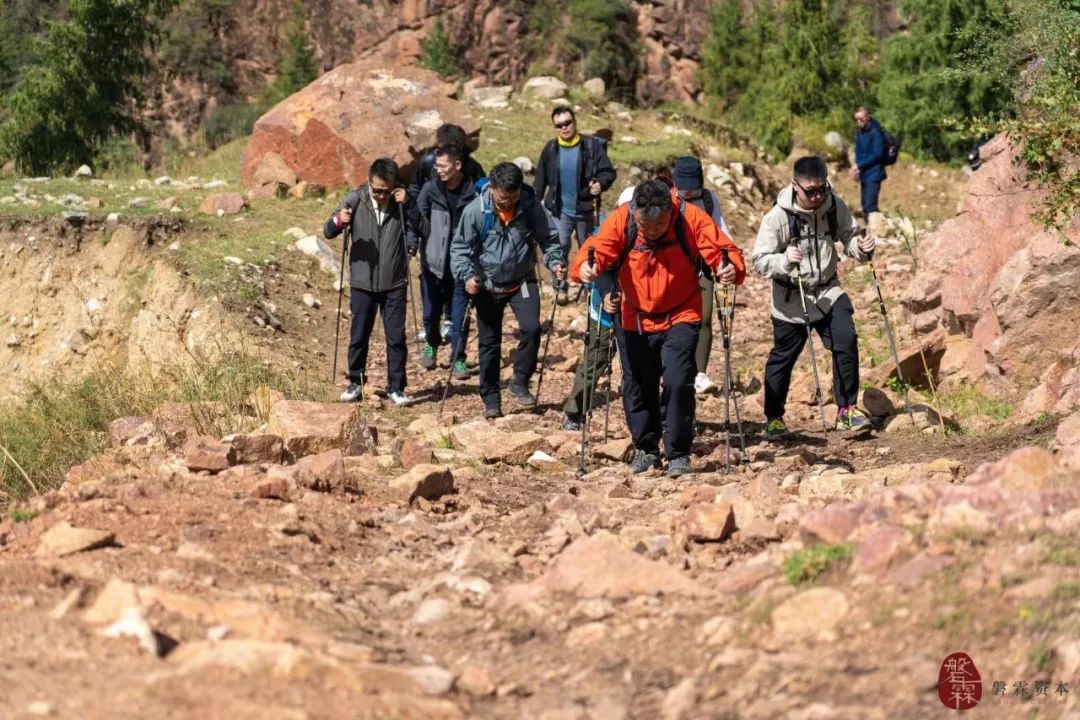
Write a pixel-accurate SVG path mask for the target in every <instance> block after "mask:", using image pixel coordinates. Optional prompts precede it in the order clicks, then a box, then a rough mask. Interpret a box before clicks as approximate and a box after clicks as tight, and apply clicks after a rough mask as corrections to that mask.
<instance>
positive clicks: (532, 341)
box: [475, 280, 540, 404]
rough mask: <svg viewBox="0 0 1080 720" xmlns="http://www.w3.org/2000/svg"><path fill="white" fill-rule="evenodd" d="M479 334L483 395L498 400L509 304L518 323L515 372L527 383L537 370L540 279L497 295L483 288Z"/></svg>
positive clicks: (478, 314)
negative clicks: (503, 327)
mask: <svg viewBox="0 0 1080 720" xmlns="http://www.w3.org/2000/svg"><path fill="white" fill-rule="evenodd" d="M475 298H476V300H475V302H476V337H477V340H478V341H479V344H480V397H482V398H484V402H485V404H486V403H488V402H493V403H498V401H499V398H500V387H499V370H500V369H501V367H500V366H501V360H502V321H503V311H504V310H505V309H506V306H507V305H509V306H510V309H511V310H512V311H513V313H514V318H515V319H517V323H518V347H517V354H516V355H515V356H514V375H515V376H517V377H519V378H522V379H523V380H524V381H525V382H526V383H527V382H528V381H529V379H530V378H531V377H532V374H533V372H535V371H536V360H537V355H538V354H539V352H540V291H539V289H538V288H537V284H536V280H529V281H527V282H525V283H522V285H521V287H520V288H518V290H517V291H516V292H513V293H507V294H505V295H496V294H493V293H490V292H488V291H486V290H481V291H480V292H479V293H478V294H477V295H476V296H475Z"/></svg>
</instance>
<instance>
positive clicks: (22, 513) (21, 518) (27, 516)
mask: <svg viewBox="0 0 1080 720" xmlns="http://www.w3.org/2000/svg"><path fill="white" fill-rule="evenodd" d="M37 516H38V512H37V510H30V509H29V508H15V509H13V510H12V511H11V519H12V520H13V521H15V522H17V523H20V522H30V521H31V520H33V519H34V518H36V517H37Z"/></svg>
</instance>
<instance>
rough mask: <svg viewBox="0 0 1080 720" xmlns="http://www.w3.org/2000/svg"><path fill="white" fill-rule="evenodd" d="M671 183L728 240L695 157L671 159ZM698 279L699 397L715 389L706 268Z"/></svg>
mask: <svg viewBox="0 0 1080 720" xmlns="http://www.w3.org/2000/svg"><path fill="white" fill-rule="evenodd" d="M672 180H673V181H674V183H675V189H676V191H677V192H678V195H679V199H680V200H683V201H685V202H688V203H690V204H691V205H695V206H696V207H699V208H701V209H702V210H704V211H705V214H706V215H708V216H709V217H711V218H712V219H713V222H715V223H716V226H717V227H719V228H720V229H721V230H722V231H723V232H724V234H725V235H727V236H728V237H729V238H730V237H731V231H730V230H729V229H728V226H727V222H725V221H724V213H723V211H722V210H721V209H720V198H718V197H717V196H716V193H714V192H713V191H712V190H706V189H705V174H704V171H703V170H702V167H701V161H700V160H698V159H697V158H696V157H690V156H684V157H680V158H676V159H675V167H674V170H673V172H672ZM700 270H701V272H700V277H699V283H700V285H701V315H702V321H701V334H700V335H699V336H698V345H697V352H696V354H695V358H696V359H697V377H695V378H694V391H695V392H697V393H698V394H699V395H700V394H704V393H707V392H711V391H713V390H715V389H716V383H714V382H713V381H712V380H711V379H709V375H708V372H707V370H708V368H709V355H710V354H711V353H712V315H713V286H714V283H713V278H712V274H711V273H710V272H709V269H708V268H707V267H702V268H701V269H700Z"/></svg>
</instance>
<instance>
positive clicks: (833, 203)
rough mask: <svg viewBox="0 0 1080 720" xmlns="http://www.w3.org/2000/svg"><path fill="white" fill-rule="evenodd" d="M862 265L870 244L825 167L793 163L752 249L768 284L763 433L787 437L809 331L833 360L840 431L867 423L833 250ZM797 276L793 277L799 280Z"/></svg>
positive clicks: (818, 162) (849, 310) (849, 311)
mask: <svg viewBox="0 0 1080 720" xmlns="http://www.w3.org/2000/svg"><path fill="white" fill-rule="evenodd" d="M837 243H839V244H840V245H841V246H842V247H843V250H844V253H845V254H846V255H848V256H849V257H851V258H854V259H855V260H858V261H859V262H866V261H867V260H869V259H870V256H871V255H872V254H873V252H874V247H875V246H876V241H875V239H874V238H873V237H872V236H870V235H860V234H859V230H858V225H857V224H856V222H855V220H854V218H852V216H851V212H850V211H849V210H848V207H847V205H845V204H844V201H843V200H841V199H840V198H839V197H837V196H836V195H835V194H834V193H833V192H832V188H831V187H830V186H829V174H828V168H826V166H825V162H824V161H823V160H822V159H821V158H819V157H805V158H801V159H799V160H797V161H796V162H795V178H794V180H793V181H792V183H791V186H790V187H787V188H784V189H783V190H781V191H780V195H779V196H778V197H777V199H776V206H775V207H773V209H772V210H770V211H769V212H768V213H767V214H766V215H765V217H764V218H762V220H761V227H760V228H759V229H758V234H757V242H756V243H755V245H754V254H753V263H754V268H755V269H756V270H757V271H758V272H759V273H760V274H761V275H763V276H764V277H766V278H769V279H770V280H772V281H773V287H772V324H773V348H772V351H771V352H770V353H769V359H768V360H767V361H766V363H765V417H766V418H767V422H766V426H765V435H766V437H767V438H777V437H783V436H784V435H786V434H787V426H786V425H785V424H784V406H785V404H786V403H787V395H788V388H789V386H790V383H791V372H792V370H794V369H795V363H796V361H797V360H798V359H799V354H800V353H801V352H802V349H803V345H804V344H805V343H806V341H807V338H808V337H809V335H808V331H807V327H806V321H805V319H804V317H803V306H802V298H800V296H799V294H800V291H799V285H798V280H799V278H801V280H802V292H803V294H804V295H805V299H806V310H807V314H808V315H809V319H810V327H811V328H813V329H814V330H815V331H817V333H818V335H819V336H820V337H821V341H822V343H824V345H825V347H826V349H828V350H830V351H831V352H832V356H833V389H834V390H833V391H834V393H835V396H836V405H837V407H838V408H839V410H838V412H837V418H836V425H837V427H838V428H845V429H854V428H859V427H865V426H866V425H867V423H868V422H869V420H868V419H867V418H866V416H865V415H863V414H862V413H861V412H859V410H858V409H857V408H856V407H855V404H856V403H857V402H858V399H859V346H858V341H857V336H856V333H855V323H854V320H853V316H854V313H855V310H854V308H853V307H852V305H851V299H850V298H849V297H848V296H847V294H846V293H845V292H844V290H843V288H841V287H840V280H839V278H838V277H837V273H836V269H837V264H838V262H839V256H838V255H837V251H836V245H837ZM795 273H798V277H796V275H795Z"/></svg>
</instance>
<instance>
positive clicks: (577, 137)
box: [555, 133, 581, 147]
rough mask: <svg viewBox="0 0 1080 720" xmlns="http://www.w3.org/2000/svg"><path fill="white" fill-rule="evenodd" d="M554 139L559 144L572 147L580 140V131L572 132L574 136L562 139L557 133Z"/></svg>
mask: <svg viewBox="0 0 1080 720" xmlns="http://www.w3.org/2000/svg"><path fill="white" fill-rule="evenodd" d="M555 139H556V140H558V141H559V144H560V145H562V146H563V147H574V146H575V145H577V144H578V143H579V142H581V133H574V137H572V138H570V139H569V140H563V139H562V138H561V137H559V136H558V135H556V136H555Z"/></svg>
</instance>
